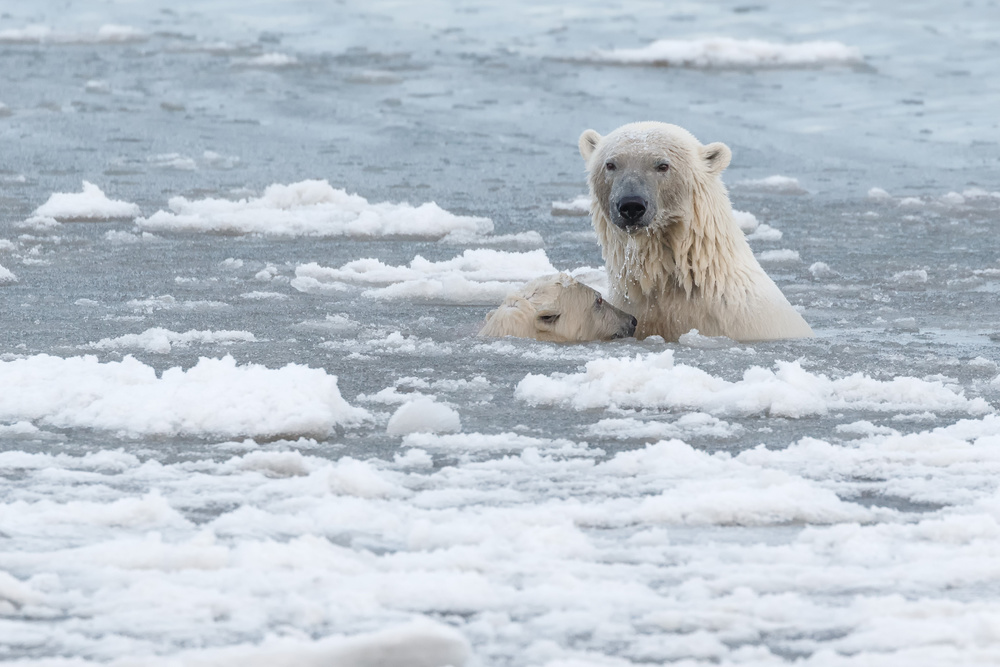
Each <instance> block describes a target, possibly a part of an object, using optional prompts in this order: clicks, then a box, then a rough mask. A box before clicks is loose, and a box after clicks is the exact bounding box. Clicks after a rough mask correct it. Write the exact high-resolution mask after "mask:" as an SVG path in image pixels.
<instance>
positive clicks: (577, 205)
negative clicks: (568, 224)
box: [552, 195, 591, 216]
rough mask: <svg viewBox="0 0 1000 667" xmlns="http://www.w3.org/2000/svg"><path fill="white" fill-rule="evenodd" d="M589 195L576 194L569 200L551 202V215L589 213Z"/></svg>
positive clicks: (582, 214)
mask: <svg viewBox="0 0 1000 667" xmlns="http://www.w3.org/2000/svg"><path fill="white" fill-rule="evenodd" d="M590 202H591V199H590V195H577V196H576V197H574V198H573V199H571V200H570V201H554V202H552V215H556V216H584V215H590Z"/></svg>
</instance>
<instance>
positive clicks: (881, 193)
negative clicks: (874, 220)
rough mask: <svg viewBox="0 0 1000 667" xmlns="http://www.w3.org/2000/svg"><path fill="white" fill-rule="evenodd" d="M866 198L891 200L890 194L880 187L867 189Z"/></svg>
mask: <svg viewBox="0 0 1000 667" xmlns="http://www.w3.org/2000/svg"><path fill="white" fill-rule="evenodd" d="M868 198H869V199H871V200H872V201H892V195H890V194H889V193H888V192H886V191H885V190H883V189H882V188H872V189H870V190H869V191H868Z"/></svg>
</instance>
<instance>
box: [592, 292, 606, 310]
mask: <svg viewBox="0 0 1000 667" xmlns="http://www.w3.org/2000/svg"><path fill="white" fill-rule="evenodd" d="M603 303H604V298H603V297H602V296H601V295H600V294H598V295H597V298H596V299H595V300H594V305H595V306H597V307H598V308H600V307H601V304H603Z"/></svg>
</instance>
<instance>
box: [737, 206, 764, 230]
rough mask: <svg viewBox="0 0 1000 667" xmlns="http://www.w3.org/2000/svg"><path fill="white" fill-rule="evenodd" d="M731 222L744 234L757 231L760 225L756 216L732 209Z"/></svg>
mask: <svg viewBox="0 0 1000 667" xmlns="http://www.w3.org/2000/svg"><path fill="white" fill-rule="evenodd" d="M733 222H735V223H736V226H737V227H739V228H740V229H741V230H743V232H744V233H745V234H749V233H750V232H752V231H753V230H755V229H757V225H759V224H760V223H759V222H758V221H757V216H755V215H754V214H753V213H750V212H749V211H738V210H736V209H735V208H734V209H733Z"/></svg>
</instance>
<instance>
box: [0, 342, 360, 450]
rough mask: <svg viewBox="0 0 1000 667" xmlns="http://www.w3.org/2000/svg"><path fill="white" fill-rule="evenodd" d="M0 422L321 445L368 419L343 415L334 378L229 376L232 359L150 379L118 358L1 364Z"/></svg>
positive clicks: (295, 373)
mask: <svg viewBox="0 0 1000 667" xmlns="http://www.w3.org/2000/svg"><path fill="white" fill-rule="evenodd" d="M0 387H17V388H18V391H3V392H0V419H2V420H5V421H14V420H31V421H38V422H41V423H44V424H49V425H52V426H55V427H59V428H93V429H103V430H111V431H121V432H124V433H127V434H130V435H176V434H189V435H209V434H218V435H224V436H230V437H235V436H240V435H245V436H251V437H254V436H263V437H273V436H278V435H289V434H297V435H298V434H316V435H321V436H325V435H326V434H328V433H329V432H330V431H331V430H332V429H333V428H334V427H335V426H338V425H353V424H357V423H359V422H361V421H364V420H366V419H368V418H369V414H368V412H367V411H366V410H363V409H361V408H355V407H352V406H350V405H349V404H348V403H347V401H345V400H344V399H343V398H342V397H341V395H340V391H339V389H338V388H337V378H336V376H333V375H328V374H327V373H326V371H324V370H323V369H315V368H308V367H306V366H301V365H297V364H289V365H287V366H284V367H282V368H277V369H271V368H266V367H264V366H260V365H257V364H248V365H246V366H237V364H236V361H235V360H234V359H233V358H232V357H229V356H227V357H224V358H222V359H208V358H204V357H203V358H201V359H199V361H198V363H197V364H196V365H195V366H194V367H193V368H190V369H188V370H186V371H185V370H183V369H181V368H177V367H175V368H169V369H167V370H165V371H163V373H162V375H161V376H160V377H157V374H156V371H155V370H154V369H153V368H152V367H150V366H146V365H145V364H143V363H141V362H139V361H137V360H136V359H135V358H133V357H131V356H127V357H125V358H124V359H122V360H121V361H119V362H109V363H100V362H99V361H98V360H97V358H96V357H93V356H83V357H69V358H67V359H62V358H59V357H53V356H50V355H46V354H41V355H36V356H31V357H26V358H23V359H16V360H14V361H8V362H0Z"/></svg>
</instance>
